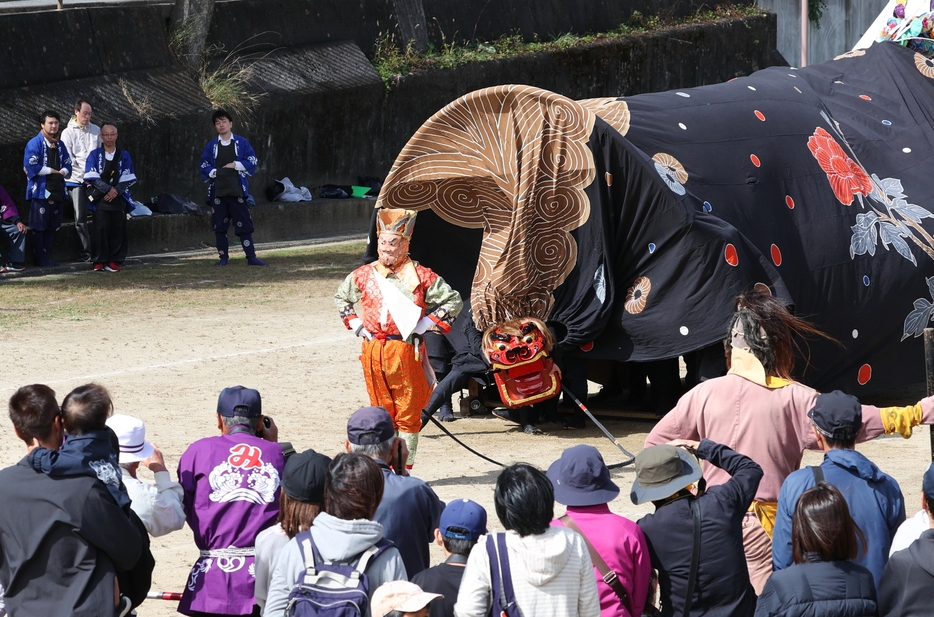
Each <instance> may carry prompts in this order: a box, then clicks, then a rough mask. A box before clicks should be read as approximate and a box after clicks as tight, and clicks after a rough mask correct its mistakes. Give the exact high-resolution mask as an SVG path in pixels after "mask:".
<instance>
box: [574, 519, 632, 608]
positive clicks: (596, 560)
mask: <svg viewBox="0 0 934 617" xmlns="http://www.w3.org/2000/svg"><path fill="white" fill-rule="evenodd" d="M558 520H559V521H561V523H562V524H563V525H564V526H565V527H567V528H568V529H570V530H571V531H575V532H577V534H578V535H580V537H581V538H583V539H584V544H586V545H587V552H588V553H590V561H592V562H593V565H594V567H595V568H597V572H599V573H600V576H601V577H603V582H604V583H606V584H607V585H609V586H610V589H612V590H613V591H614V592H615V593H616V595H617V596H619V599H620V601H621V602H622V603H623V607H624V608H625V609H626V612H627V613H629V614H630V615H632V614H633V613H632V607H631V606H630V604H629V593H628V592H627V591H626V588H625V587H623V582H622V581H621V580H619V576H618V575H617V574H616V572H614V571H613V570H611V569H610V566H608V565H607V563H606V561H605V560H604V559H603V557H601V556H600V553H598V552H597V549H596V548H594V545H593V544H591V543H590V540H589V539H587V536H586V535H584V532H583V531H582V530H581V528H580V526H579V525H578V524H577V523H575V522H574V519H572V518H571V517H570V516H568V515H567V514H565V515H564V516H562V517H561V518H559V519H558Z"/></svg>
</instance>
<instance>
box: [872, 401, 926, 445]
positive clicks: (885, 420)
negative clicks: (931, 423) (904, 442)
mask: <svg viewBox="0 0 934 617" xmlns="http://www.w3.org/2000/svg"><path fill="white" fill-rule="evenodd" d="M879 415H880V417H881V419H882V426H883V428H885V434H886V435H891V434H892V433H898V434H899V435H901V436H902V437H904V438H905V439H908V438H909V437H911V429H912V428H913V427H915V426H918V425H919V424H921V403H916V404H915V405H909V406H908V407H882V408H881V409H879Z"/></svg>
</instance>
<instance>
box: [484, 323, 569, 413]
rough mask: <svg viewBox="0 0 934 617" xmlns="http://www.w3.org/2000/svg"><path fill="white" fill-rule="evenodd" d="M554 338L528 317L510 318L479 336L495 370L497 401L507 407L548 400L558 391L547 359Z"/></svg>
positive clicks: (554, 371) (550, 364)
mask: <svg viewBox="0 0 934 617" xmlns="http://www.w3.org/2000/svg"><path fill="white" fill-rule="evenodd" d="M553 345H554V336H553V335H552V334H551V331H550V330H548V328H547V326H545V324H544V323H543V322H542V321H541V320H539V319H535V318H532V317H529V318H519V319H510V320H509V321H507V322H504V323H500V324H497V325H495V326H493V327H492V328H490V329H488V330H487V331H486V332H485V333H484V334H483V351H484V353H485V354H486V356H487V359H489V361H490V364H492V365H493V369H494V370H495V371H496V372H495V373H494V374H493V377H494V379H495V380H496V386H497V389H498V390H499V395H500V398H502V400H503V403H504V404H505V405H507V406H509V407H522V406H524V405H531V404H532V403H537V402H539V401H543V400H545V399H549V398H551V397H553V396H557V394H558V393H559V392H560V391H561V379H560V378H559V376H558V374H557V371H556V369H555V366H554V360H552V359H551V358H550V357H548V355H549V353H550V352H551V348H552V346H553Z"/></svg>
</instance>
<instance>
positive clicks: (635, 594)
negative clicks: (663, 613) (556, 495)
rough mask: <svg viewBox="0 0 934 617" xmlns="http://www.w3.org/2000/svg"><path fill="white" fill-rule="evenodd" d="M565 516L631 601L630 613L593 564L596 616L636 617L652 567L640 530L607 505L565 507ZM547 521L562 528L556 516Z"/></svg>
mask: <svg viewBox="0 0 934 617" xmlns="http://www.w3.org/2000/svg"><path fill="white" fill-rule="evenodd" d="M567 515H568V516H570V517H571V519H572V520H573V521H574V522H575V523H577V526H578V527H580V528H581V531H583V532H584V535H585V536H587V539H588V540H590V543H591V544H593V547H594V549H596V551H597V553H599V554H600V556H601V557H602V558H603V561H605V562H606V565H607V566H609V567H610V569H611V570H613V571H614V572H616V575H617V576H618V577H619V580H620V581H622V583H623V587H625V588H626V593H628V594H629V601H630V602H631V603H632V610H633V611H634V613H633V614H630V613H629V612H628V611H627V610H626V609H625V608H624V607H623V604H622V602H621V601H620V599H619V596H617V595H616V592H615V591H613V588H612V587H610V586H609V585H607V584H606V583H605V582H604V581H603V577H602V576H600V574H599V572H597V567H596V566H594V569H593V573H594V577H595V578H596V579H597V593H598V594H599V595H600V617H639V616H640V615H642V610H643V608H645V600H646V597H647V596H648V592H649V576H650V574H651V570H652V562H651V558H650V557H649V548H648V545H647V544H646V542H645V534H644V533H642V529H641V528H640V527H639V526H638V525H637V524H635V523H634V522H632V521H630V520H629V519H627V518H624V517H622V516H618V515H616V514H613V513H612V512H610V508H609V506H608V505H607V504H600V505H598V506H568V509H567ZM551 524H552V525H554V526H556V527H558V526H561V527H563V525H562V524H561V521H559V520H557V519H556V520H553V521H551Z"/></svg>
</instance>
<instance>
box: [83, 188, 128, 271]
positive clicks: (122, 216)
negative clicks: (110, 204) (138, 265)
mask: <svg viewBox="0 0 934 617" xmlns="http://www.w3.org/2000/svg"><path fill="white" fill-rule="evenodd" d="M120 201H121V202H122V201H123V199H122V198H121V199H120ZM92 229H93V231H94V243H93V245H94V252H93V253H92V257H91V260H92V261H93V262H94V263H109V262H111V261H115V262H117V263H118V264H119V263H123V262H124V261H126V253H127V227H126V213H125V212H124V211H123V210H122V209H121V210H102V209H101V208H98V209H97V212H95V213H94V222H93V223H92Z"/></svg>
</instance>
